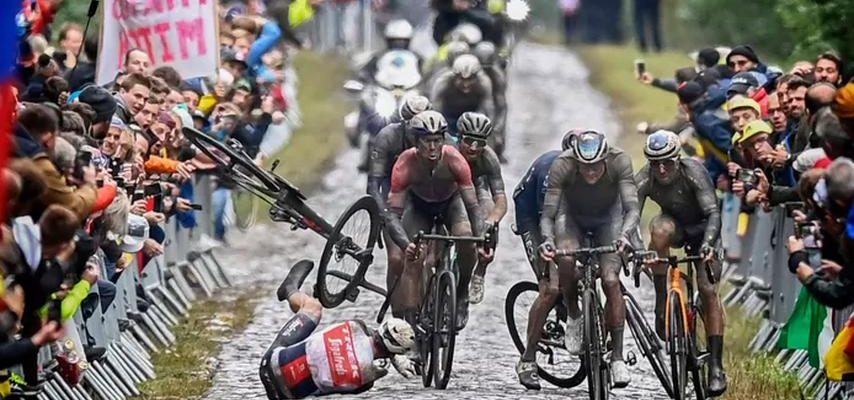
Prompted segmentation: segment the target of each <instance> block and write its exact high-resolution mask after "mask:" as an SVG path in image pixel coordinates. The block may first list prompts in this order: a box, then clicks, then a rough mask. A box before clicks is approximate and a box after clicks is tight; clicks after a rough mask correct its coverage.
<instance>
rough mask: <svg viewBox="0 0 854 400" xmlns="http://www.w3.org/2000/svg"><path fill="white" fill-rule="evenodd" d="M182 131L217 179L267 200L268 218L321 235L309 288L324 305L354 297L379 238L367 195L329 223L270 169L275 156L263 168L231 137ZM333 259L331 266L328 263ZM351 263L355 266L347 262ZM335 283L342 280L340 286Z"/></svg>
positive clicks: (376, 211)
mask: <svg viewBox="0 0 854 400" xmlns="http://www.w3.org/2000/svg"><path fill="white" fill-rule="evenodd" d="M182 132H183V134H184V136H185V137H187V139H189V140H190V142H191V143H192V144H193V145H195V146H196V147H197V148H198V149H199V150H200V151H201V152H202V153H204V154H205V155H206V156H207V157H209V158H210V159H211V160H212V161H213V162H214V163H215V164H216V165H217V169H216V171H215V173H216V174H217V175H218V176H219V177H220V178H221V179H223V180H224V181H225V182H228V183H232V184H235V185H237V186H239V187H241V188H243V189H245V190H246V191H248V192H250V193H252V194H254V195H255V196H256V197H258V198H259V199H261V200H262V201H264V202H266V203H267V204H269V205H270V209H269V215H270V219H271V220H272V221H274V222H285V223H288V224H291V227H292V229H293V230H297V229H309V230H312V231H314V232H316V233H317V234H319V235H320V236H322V237H323V238H325V239H326V245H325V246H324V248H323V253H322V255H321V258H320V263H319V265H318V279H317V283H316V285H315V288H314V294H315V297H317V298H318V299H319V300H320V302H321V304H323V306H324V307H327V308H334V307H337V306H338V305H340V304H341V303H342V302H344V300H349V301H355V299H356V297H357V296H358V291H359V289H358V287H357V286H360V284H361V283H362V282H363V281H364V274H365V272H366V271H367V269H368V267H369V266H370V265H371V263H373V249H374V246H375V245H376V243H377V239H378V237H379V230H380V220H379V212H380V210H379V206H378V205H377V203H376V201H375V200H374V199H373V198H371V197H370V196H368V195H365V196H363V197H361V198H359V199H357V200H356V201H355V202H354V203H352V204H351V205H350V206H349V207H348V208H347V209H346V210H345V211H344V213H343V214H341V216H340V217H339V218H338V221H337V222H336V223H335V225H332V224H331V223H330V222H329V221H327V220H326V219H324V218H323V217H322V216H320V214H318V213H317V212H316V211H314V209H313V208H311V207H310V206H309V205H308V204H307V203H306V200H307V197H306V196H305V194H303V193H302V192H301V191H300V190H299V188H297V187H296V186H294V185H293V184H291V183H290V182H288V180H286V179H285V178H283V177H281V176H279V175H277V174H276V173H275V169H276V167H277V166H278V165H279V160H275V161H274V162H273V164H272V167H271V168H270V169H269V170H265V169H263V168H261V167H260V166H259V165H257V164H256V163H255V161H253V159H252V158H251V157H249V155H248V154H246V152H245V151H244V150H243V146H242V145H241V144H240V143H239V142H237V141H236V140H234V139H229V141H228V143H225V142H222V141H220V140H217V139H216V138H213V137H211V136H209V135H207V134H205V133H203V132H201V131H199V130H196V129H193V128H190V127H184V128H183V129H182ZM333 261H334V262H335V263H336V264H338V267H337V268H330V262H333ZM351 262H354V263H355V267H353V266H352V265H349V264H350V263H351ZM341 282H346V284H344V285H340V283H341Z"/></svg>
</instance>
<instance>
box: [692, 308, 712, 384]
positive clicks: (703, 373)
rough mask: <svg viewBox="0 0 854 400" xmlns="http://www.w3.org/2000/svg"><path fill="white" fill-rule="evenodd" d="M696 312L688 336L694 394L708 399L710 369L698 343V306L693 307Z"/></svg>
mask: <svg viewBox="0 0 854 400" xmlns="http://www.w3.org/2000/svg"><path fill="white" fill-rule="evenodd" d="M692 311H693V312H694V315H693V318H691V330H690V332H691V333H690V335H689V336H688V348H689V349H690V350H689V351H690V354H689V356H690V357H691V360H692V362H691V384H692V385H693V386H694V395H695V397H696V399H697V400H706V399H707V398H708V395H707V394H706V389H707V388H708V382H707V379H708V371H707V367H706V362H705V361H702V360H700V357H699V353H700V349H699V347H698V345H697V336H696V335H697V316H698V315H700V314H699V312H700V310H698V309H697V308H696V307H694V308H693V309H692Z"/></svg>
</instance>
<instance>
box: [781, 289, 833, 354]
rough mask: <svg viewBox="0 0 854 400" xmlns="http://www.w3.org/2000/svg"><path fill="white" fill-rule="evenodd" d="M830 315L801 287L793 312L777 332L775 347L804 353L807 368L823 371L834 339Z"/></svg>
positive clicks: (829, 312)
mask: <svg viewBox="0 0 854 400" xmlns="http://www.w3.org/2000/svg"><path fill="white" fill-rule="evenodd" d="M832 315H833V313H832V312H831V311H830V309H828V308H827V307H825V306H823V305H821V304H819V302H818V301H816V300H815V298H813V297H812V295H810V294H809V292H808V291H807V289H806V288H805V287H802V288H801V292H800V293H799V294H798V300H797V301H796V303H795V309H794V311H792V315H791V316H789V320H788V321H787V322H786V324H785V325H784V326H783V329H782V331H781V333H780V340H779V341H777V347H779V348H782V349H790V350H806V351H807V352H808V353H809V360H810V365H811V366H813V367H814V368H822V367H823V366H824V355H825V354H827V351H828V350H829V349H830V345H831V343H832V342H833V337H834V332H833V325H832V322H831V317H832Z"/></svg>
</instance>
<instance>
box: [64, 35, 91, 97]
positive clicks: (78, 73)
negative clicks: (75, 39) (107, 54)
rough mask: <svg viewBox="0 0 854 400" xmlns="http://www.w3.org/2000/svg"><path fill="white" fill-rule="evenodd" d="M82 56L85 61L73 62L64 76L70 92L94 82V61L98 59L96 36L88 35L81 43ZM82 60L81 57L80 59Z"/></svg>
mask: <svg viewBox="0 0 854 400" xmlns="http://www.w3.org/2000/svg"><path fill="white" fill-rule="evenodd" d="M83 55H84V56H85V60H82V59H81V60H75V64H74V66H72V67H71V68H70V69H69V70H68V72H66V74H65V79H66V80H67V81H68V84H69V86H70V87H71V91H77V90H80V89H82V88H83V86H85V85H86V84H90V83H94V82H95V60H96V59H97V58H98V35H89V37H87V38H86V42H84V43H83ZM81 58H82V57H81Z"/></svg>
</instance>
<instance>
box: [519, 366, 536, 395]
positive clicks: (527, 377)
mask: <svg viewBox="0 0 854 400" xmlns="http://www.w3.org/2000/svg"><path fill="white" fill-rule="evenodd" d="M516 375H517V376H518V377H519V383H521V384H522V386H524V387H525V388H527V389H530V390H540V376H539V375H537V364H536V363H534V362H533V361H522V360H519V363H518V364H516Z"/></svg>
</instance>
